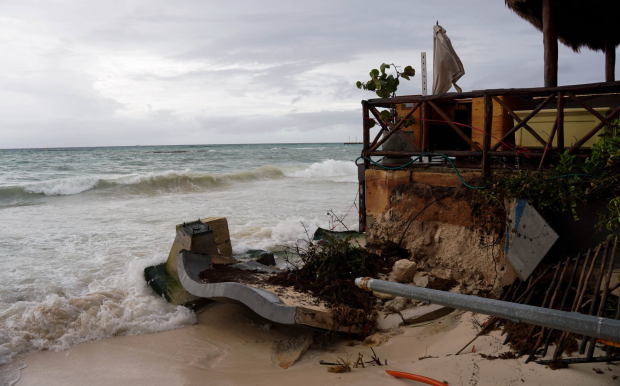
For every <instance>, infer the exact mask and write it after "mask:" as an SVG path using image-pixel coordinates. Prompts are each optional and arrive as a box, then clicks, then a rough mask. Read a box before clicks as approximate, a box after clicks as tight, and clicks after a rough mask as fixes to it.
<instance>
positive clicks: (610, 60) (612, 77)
mask: <svg viewBox="0 0 620 386" xmlns="http://www.w3.org/2000/svg"><path fill="white" fill-rule="evenodd" d="M615 72H616V45H615V44H614V43H613V42H612V41H610V40H605V82H615V81H616V73H615Z"/></svg>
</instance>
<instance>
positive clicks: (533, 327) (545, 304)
mask: <svg viewBox="0 0 620 386" xmlns="http://www.w3.org/2000/svg"><path fill="white" fill-rule="evenodd" d="M569 261H570V257H569V258H568V259H567V260H566V265H565V266H564V269H563V270H562V275H560V280H559V281H558V284H557V285H555V279H556V278H557V276H558V272H559V270H560V264H561V263H560V262H558V265H557V267H556V269H555V273H554V274H553V279H551V284H550V285H549V287H548V288H547V292H546V293H545V298H544V300H543V302H542V305H541V307H542V308H545V307H546V306H547V300H549V295H550V294H551V289H552V288H553V287H554V286H555V290H554V291H553V297H552V298H551V299H555V295H556V294H557V292H558V288H559V287H560V283H561V281H562V276H564V272H566V267H567V266H568V262H569ZM549 304H550V306H549V307H548V308H551V303H549ZM536 327H538V326H536V325H533V326H532V328H531V329H530V333H529V334H527V338H525V340H526V341H527V342H529V341H530V339H532V336H533V335H534V330H535V329H536ZM544 333H545V327H541V330H540V336H539V337H538V340H536V344H534V349H533V351H532V354H530V356H531V357H534V353H535V352H536V350H537V349H538V347H540V344H541V343H542V337H543V335H544ZM524 351H525V350H522V351H521V352H520V353H519V356H521V355H523V354H524V353H525V352H524Z"/></svg>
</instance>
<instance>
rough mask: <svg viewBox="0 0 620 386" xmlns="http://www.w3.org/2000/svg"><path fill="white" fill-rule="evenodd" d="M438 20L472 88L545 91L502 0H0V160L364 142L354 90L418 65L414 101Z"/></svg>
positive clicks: (573, 60) (597, 75) (590, 67)
mask: <svg viewBox="0 0 620 386" xmlns="http://www.w3.org/2000/svg"><path fill="white" fill-rule="evenodd" d="M437 20H438V21H439V23H440V24H441V25H442V26H443V27H444V28H445V29H446V30H447V33H448V36H449V37H450V39H451V40H452V43H453V46H454V48H455V50H456V51H457V53H458V54H459V56H460V57H461V60H462V62H463V64H464V66H465V72H466V74H465V76H464V77H463V78H462V79H461V80H460V81H459V85H460V86H461V87H462V88H463V90H464V91H468V90H472V89H484V88H503V87H536V86H542V84H543V47H542V34H541V33H540V32H539V31H537V30H536V29H534V27H532V26H531V25H530V24H529V23H527V22H525V21H524V20H522V19H521V18H519V17H518V16H516V15H515V14H513V13H512V12H511V11H510V10H509V9H508V8H506V6H505V5H504V0H476V1H474V0H468V1H450V0H434V1H422V0H419V1H411V0H407V1H383V2H378V1H372V2H371V1H359V0H356V1H337V0H330V1H322V0H313V1H304V2H301V1H290V0H289V1H236V0H227V1H211V0H202V1H198V0H197V1H183V0H180V1H169V0H162V1H146V0H144V1H142V0H135V1H127V0H125V1H111V0H106V1H84V0H66V1H50V0H47V1H30V0H0V28H1V31H2V32H1V33H0V148H15V147H60V146H111V145H174V144H221V143H269V142H342V141H346V140H348V139H349V137H351V138H352V139H354V138H355V137H356V136H357V137H358V139H360V140H361V106H360V101H361V100H362V99H368V98H372V97H374V96H373V94H371V93H370V92H368V91H362V90H358V89H357V88H356V87H355V82H356V81H357V80H365V79H366V78H367V77H368V72H369V71H370V70H371V69H372V68H377V67H378V66H379V65H380V64H381V63H383V62H393V63H396V64H398V65H403V66H405V65H412V66H413V67H414V68H415V69H416V70H417V71H418V74H417V75H416V76H415V77H414V78H412V80H411V81H410V82H408V83H407V82H405V84H401V89H400V90H399V95H405V94H419V93H420V92H421V88H420V76H419V75H420V72H419V69H420V52H422V51H426V52H427V55H428V59H429V67H430V68H431V69H432V47H433V40H432V26H433V24H435V22H436V21H437ZM559 56H560V59H559V83H560V84H579V83H590V82H599V81H603V80H604V56H603V54H602V53H600V52H592V51H588V50H584V51H582V53H581V54H575V53H573V52H572V51H571V50H569V49H568V48H566V47H564V46H560V54H559ZM619 72H620V71H619V70H618V69H616V73H619ZM429 79H432V74H431V73H430V72H429ZM429 86H431V85H430V82H429ZM429 88H430V87H429Z"/></svg>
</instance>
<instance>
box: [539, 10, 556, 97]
mask: <svg viewBox="0 0 620 386" xmlns="http://www.w3.org/2000/svg"><path fill="white" fill-rule="evenodd" d="M556 11H557V9H556V1H555V0H543V2H542V24H543V44H544V46H545V87H557V85H558V34H557V31H556V17H555V16H556Z"/></svg>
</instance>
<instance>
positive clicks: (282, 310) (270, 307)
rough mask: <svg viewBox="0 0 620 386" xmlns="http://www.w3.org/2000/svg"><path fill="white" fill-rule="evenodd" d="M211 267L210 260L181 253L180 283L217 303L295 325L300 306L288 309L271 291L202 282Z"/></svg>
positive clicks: (193, 292)
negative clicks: (230, 303)
mask: <svg viewBox="0 0 620 386" xmlns="http://www.w3.org/2000/svg"><path fill="white" fill-rule="evenodd" d="M256 264H258V263H256ZM261 266H262V265H261ZM262 267H263V268H268V267H265V266H262ZM209 268H211V264H210V260H209V261H207V260H206V259H200V258H197V254H191V253H187V251H181V252H180V253H179V254H178V256H177V272H178V275H179V282H180V283H181V285H182V286H183V288H185V290H186V291H187V292H189V293H190V294H192V295H194V296H198V297H201V298H209V299H213V300H220V301H236V302H240V303H242V304H245V305H246V306H248V307H249V308H250V309H251V310H252V311H254V312H256V313H257V314H258V315H260V316H262V317H263V318H265V319H268V320H271V321H273V322H276V323H281V324H295V314H296V312H297V309H296V308H297V307H294V306H287V305H286V304H284V303H283V302H282V300H281V299H280V298H279V297H277V296H276V295H275V294H273V293H271V292H269V291H265V290H263V289H260V288H254V287H249V286H246V285H243V284H240V283H210V284H207V283H204V282H202V280H200V278H199V276H198V275H199V273H200V272H202V271H204V270H206V269H209Z"/></svg>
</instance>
